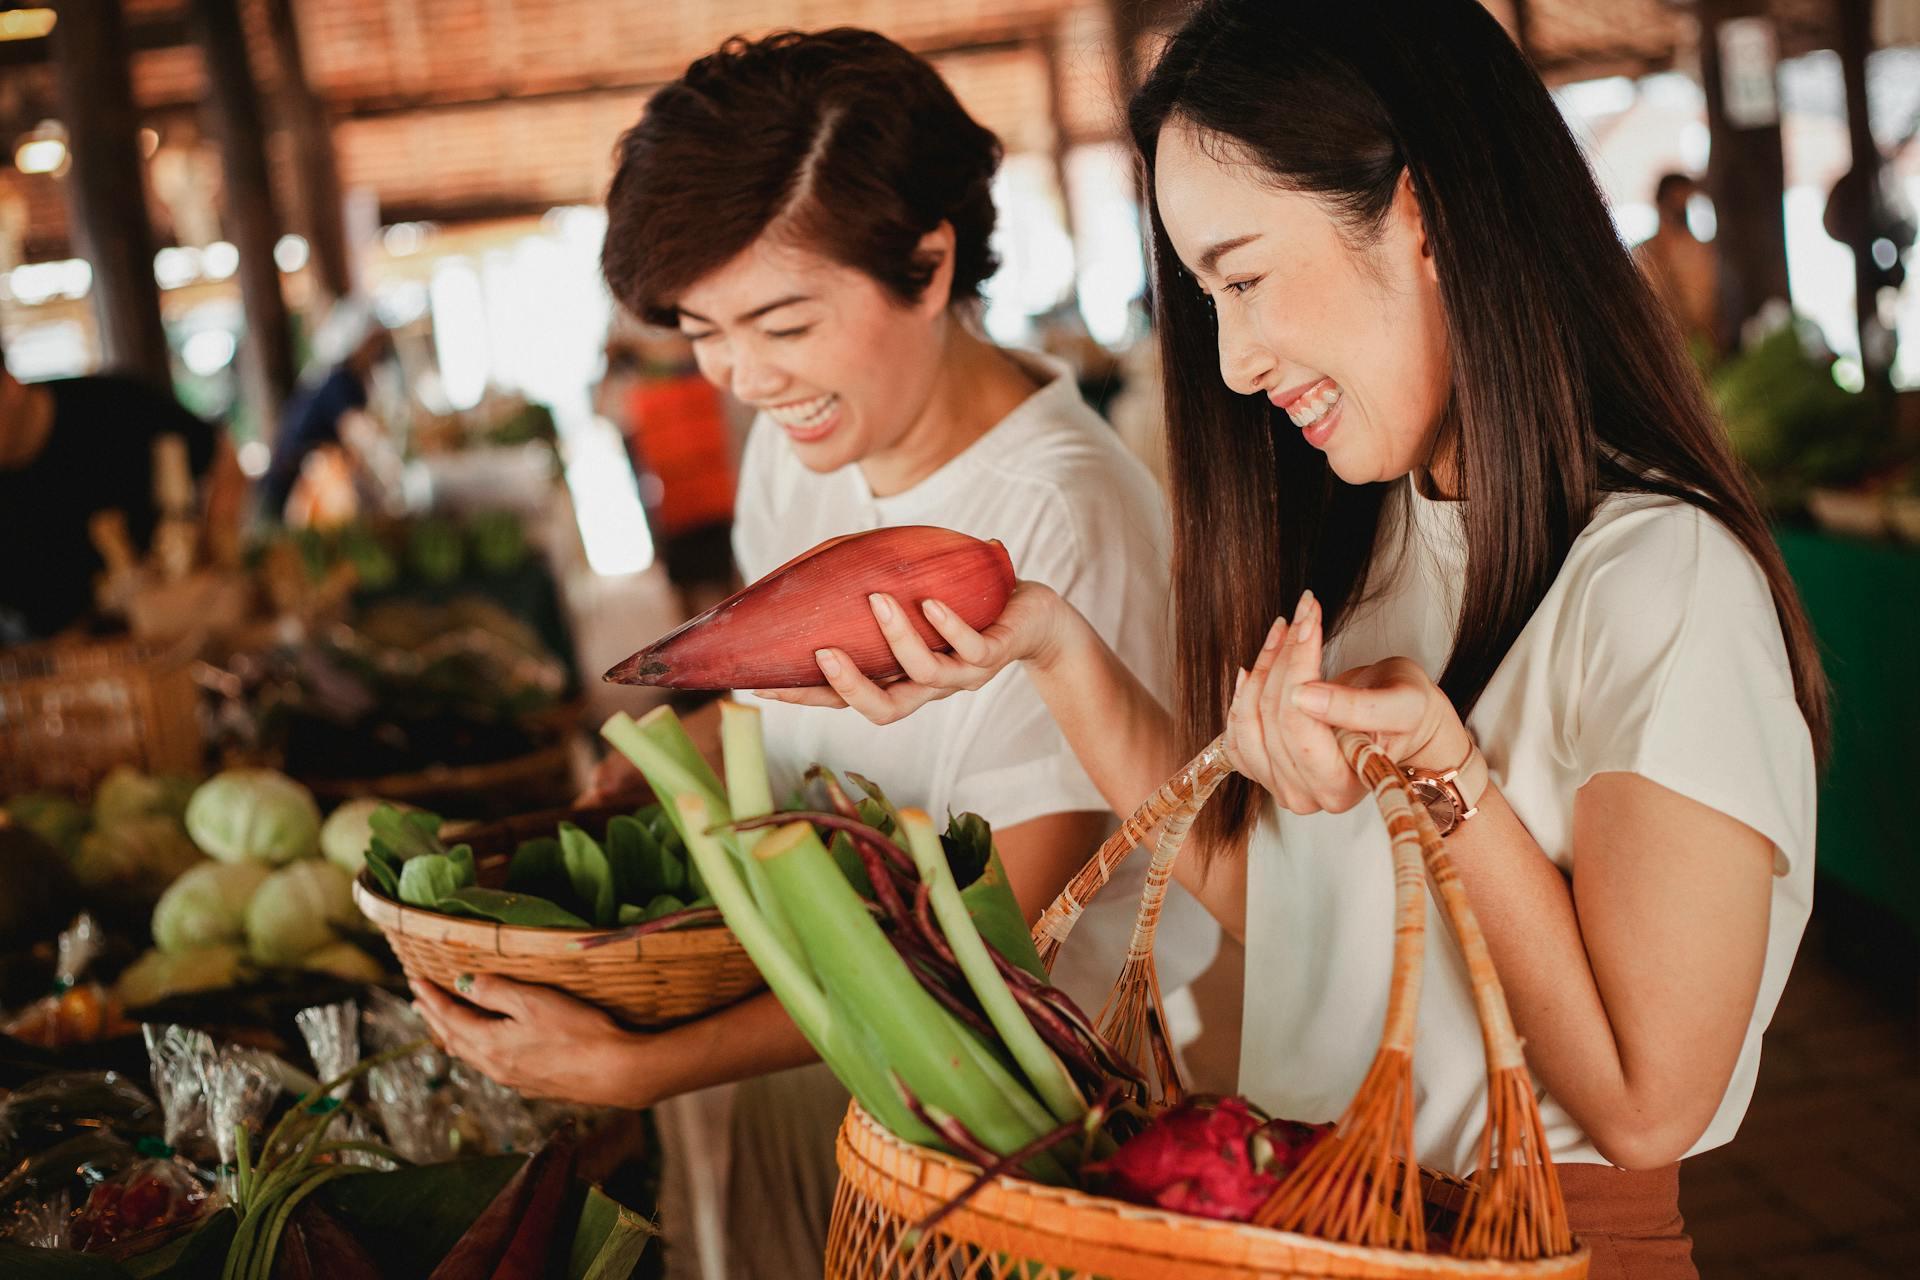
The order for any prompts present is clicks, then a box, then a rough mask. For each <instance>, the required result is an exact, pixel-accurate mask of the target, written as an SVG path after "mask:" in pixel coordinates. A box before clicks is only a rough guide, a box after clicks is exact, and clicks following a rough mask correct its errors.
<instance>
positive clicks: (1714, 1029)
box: [1447, 787, 1765, 1168]
mask: <svg viewBox="0 0 1920 1280" xmlns="http://www.w3.org/2000/svg"><path fill="white" fill-rule="evenodd" d="M1664 847H1666V848H1667V849H1668V850H1669V852H1671V853H1672V854H1673V855H1674V856H1675V857H1676V858H1678V857H1682V856H1685V842H1682V841H1677V840H1676V841H1675V842H1674V843H1673V844H1672V845H1666V846H1664ZM1722 847H1723V848H1724V847H1725V846H1722ZM1447 851H1448V853H1449V854H1451V855H1452V862H1453V864H1454V866H1455V868H1456V869H1457V870H1458V872H1459V876H1460V880H1461V882H1462V884H1463V885H1464V886H1465V888H1466V890H1467V896H1468V899H1469V900H1470V901H1471V903H1472V905H1473V911H1474V916H1475V918H1476V919H1477V921H1478V922H1479V925H1480V928H1481V930H1482V932H1483V933H1484V934H1485V935H1486V939H1487V946H1488V949H1489V950H1490V952H1491V953H1492V957H1493V962H1494V968H1495V970H1496V972H1498V974H1499V975H1500V982H1501V986H1502V988H1503V989H1504V993H1505V995H1506V1000H1507V1005H1508V1007H1509V1008H1510V1009H1511V1010H1512V1013H1513V1021H1514V1027H1515V1029H1516V1030H1517V1031H1518V1032H1519V1034H1520V1036H1521V1039H1522V1040H1523V1041H1524V1042H1525V1044H1526V1051H1527V1062H1528V1065H1529V1066H1530V1067H1531V1068H1532V1069H1533V1071H1534V1073H1535V1075H1536V1076H1537V1077H1538V1079H1539V1080H1540V1082H1541V1083H1542V1084H1543V1085H1545V1086H1546V1088H1547V1090H1548V1091H1549V1092H1550V1093H1551V1094H1552V1095H1553V1096H1554V1098H1555V1099H1556V1100H1557V1101H1558V1102H1559V1103H1560V1105H1562V1106H1563V1107H1565V1108H1566V1109H1567V1111H1568V1113H1569V1114H1570V1115H1572V1116H1573V1118H1574V1120H1575V1121H1576V1122H1578V1123H1579V1124H1580V1126H1581V1128H1582V1129H1584V1130H1585V1131H1586V1132H1587V1134H1588V1136H1589V1137H1591V1138H1592V1139H1593V1141H1594V1143H1595V1145H1596V1146H1597V1147H1598V1148H1599V1150H1600V1153H1601V1154H1602V1155H1604V1156H1606V1157H1607V1158H1608V1159H1609V1160H1611V1161H1612V1162H1614V1163H1615V1164H1619V1165H1622V1166H1626V1167H1635V1168H1638V1167H1649V1166H1658V1165H1664V1164H1668V1163H1671V1162H1672V1161H1673V1160H1676V1159H1678V1158H1680V1156H1681V1155H1682V1154H1684V1153H1685V1151H1686V1150H1687V1149H1688V1148H1690V1147H1691V1146H1692V1145H1693V1143H1694V1141H1695V1140H1697V1139H1698V1137H1699V1135H1700V1134H1701V1133H1702V1132H1703V1131H1704V1130H1705V1128H1706V1126H1707V1124H1708V1122H1709V1121H1710V1120H1711V1119H1712V1117H1713V1113H1714V1111H1715V1109H1716V1108H1717V1106H1718V1104H1719V1100H1720V1098H1721V1097H1722V1095H1723V1094H1724V1093H1725V1090H1726V1085H1727V1080H1728V1078H1729V1076H1730V1075H1731V1072H1732V1070H1733V1065H1734V1061H1735V1059H1736V1058H1737V1056H1738V1052H1739V1046H1740V1043H1741V1040H1742V1038H1743V1033H1744V1029H1745V1027H1746V1021H1747V1015H1748V1014H1749V1013H1750V1011H1751V1009H1752V998H1753V994H1754V989H1755V988H1756V987H1757V985H1758V981H1759V973H1758V967H1757V962H1756V964H1755V965H1754V966H1752V968H1753V972H1752V973H1751V974H1747V973H1744V972H1743V966H1742V965H1741V964H1740V963H1739V962H1738V960H1737V957H1738V956H1739V955H1740V954H1741V953H1743V952H1745V951H1747V950H1753V949H1754V948H1753V947H1752V946H1750V945H1749V944H1748V942H1747V941H1746V940H1743V939H1741V938H1740V937H1739V935H1738V932H1735V933H1731V934H1729V935H1727V936H1726V937H1725V939H1724V942H1723V943H1722V944H1720V945H1715V944H1713V943H1712V942H1709V941H1708V939H1709V938H1710V937H1711V936H1712V935H1713V934H1714V932H1715V931H1716V927H1717V922H1715V921H1712V920H1711V919H1701V920H1682V919H1674V920H1669V921H1658V920H1653V919H1648V918H1647V913H1644V912H1638V911H1634V910H1633V909H1632V908H1631V907H1629V906H1628V904H1625V903H1621V904H1619V905H1620V907H1621V908H1623V909H1621V910H1617V911H1615V912H1613V913H1611V914H1601V913H1604V912H1605V907H1604V906H1603V905H1602V904H1601V902H1600V901H1599V899H1601V898H1603V897H1604V896H1609V895H1606V894H1605V893H1604V891H1603V890H1596V889H1592V888H1589V887H1588V886H1586V885H1584V884H1583V885H1582V886H1581V893H1582V895H1583V896H1582V900H1581V903H1580V905H1579V906H1576V903H1575V898H1574V894H1573V887H1572V886H1570V885H1569V884H1568V881H1567V879H1566V877H1565V876H1563V875H1562V874H1561V872H1560V870H1559V868H1558V867H1556V866H1555V865H1554V864H1553V863H1552V862H1551V861H1550V860H1549V859H1548V858H1547V856H1546V854H1545V853H1543V852H1542V851H1541V849H1540V846H1539V845H1538V844H1537V843H1536V842H1535V840H1534V838H1533V836H1532V834H1531V833H1530V832H1529V831H1528V830H1527V829H1526V826H1525V825H1524V824H1523V823H1522V822H1521V821H1520V819H1519V817H1518V816H1517V815H1516V814H1515V813H1514V811H1513V809H1512V808H1511V807H1510V806H1509V805H1508V804H1507V802H1506V800H1505V798H1504V797H1503V796H1502V795H1500V793H1499V792H1498V790H1497V789H1494V788H1491V787H1490V788H1489V789H1488V791H1487V793H1486V795H1485V796H1484V797H1483V798H1482V799H1481V801H1480V813H1479V814H1478V815H1477V816H1476V817H1475V818H1474V820H1473V821H1471V822H1469V823H1467V824H1465V825H1464V826H1462V827H1461V828H1460V829H1459V831H1458V832H1457V833H1455V834H1454V835H1452V836H1450V837H1449V838H1448V840H1447ZM1581 852H1582V856H1583V857H1585V858H1588V859H1592V860H1595V861H1599V860H1601V859H1603V858H1604V857H1605V856H1607V851H1602V850H1598V849H1594V848H1591V847H1588V848H1583V849H1582V851H1581ZM1729 852H1731V851H1730V850H1729ZM1587 896H1592V897H1594V898H1595V899H1596V901H1595V902H1593V903H1589V902H1587V901H1586V897H1587ZM1674 896H1677V895H1674ZM1705 905H1706V904H1703V903H1698V902H1696V903H1693V904H1691V907H1692V909H1693V910H1700V909H1701V908H1702V907H1703V906H1705ZM1730 905H1731V904H1729V906H1730ZM1707 911H1708V914H1709V915H1711V914H1712V913H1713V908H1711V907H1709V908H1707ZM1636 917H1637V918H1636ZM1760 921H1761V930H1760V933H1761V935H1762V936H1761V937H1760V938H1758V939H1756V940H1754V941H1757V943H1758V944H1759V946H1760V947H1761V948H1762V949H1763V946H1764V936H1763V935H1764V921H1765V907H1764V902H1763V903H1762V905H1761V908H1760ZM1583 922H1585V923H1583ZM1596 930H1597V932H1595V931H1596ZM1590 934H1591V935H1592V936H1589V935H1590ZM1683 934H1684V935H1686V938H1687V941H1684V942H1682V943H1681V944H1680V945H1682V946H1688V947H1691V946H1693V945H1703V946H1704V947H1705V948H1706V949H1707V950H1708V951H1717V952H1718V953H1719V954H1718V955H1717V956H1715V957H1713V958H1711V959H1709V958H1705V957H1702V958H1701V959H1700V960H1699V962H1698V963H1694V962H1692V961H1690V959H1689V958H1687V957H1684V956H1683V955H1682V954H1680V953H1678V952H1672V951H1670V948H1672V947H1673V946H1674V945H1675V944H1674V942H1673V939H1674V938H1675V936H1676V935H1683ZM1623 953H1637V954H1638V955H1639V956H1640V957H1641V958H1642V962H1643V963H1645V964H1646V965H1647V967H1648V968H1649V969H1651V970H1653V971H1656V973H1655V975H1654V977H1653V979H1652V980H1651V981H1650V980H1649V976H1648V975H1647V974H1628V973H1626V972H1624V971H1623V970H1622V969H1621V968H1620V967H1618V966H1615V965H1612V964H1610V962H1609V958H1610V957H1612V956H1617V955H1621V954H1623ZM1757 954H1758V953H1757V952H1756V955H1757ZM1669 966H1671V967H1673V968H1675V969H1677V970H1681V971H1682V972H1676V973H1674V974H1670V975H1668V977H1667V979H1666V980H1665V981H1664V982H1661V981H1660V979H1659V978H1658V976H1657V971H1658V970H1662V969H1665V968H1668V967H1669ZM1609 977H1611V980H1609ZM1656 983H1657V984H1658V985H1656Z"/></svg>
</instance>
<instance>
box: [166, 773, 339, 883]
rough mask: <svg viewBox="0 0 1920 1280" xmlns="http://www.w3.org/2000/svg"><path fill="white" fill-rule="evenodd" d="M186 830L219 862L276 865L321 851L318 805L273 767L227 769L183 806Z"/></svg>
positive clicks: (195, 793) (310, 794) (311, 796)
mask: <svg viewBox="0 0 1920 1280" xmlns="http://www.w3.org/2000/svg"><path fill="white" fill-rule="evenodd" d="M187 832H188V834H190V835H191V836H192V837H193V839H194V843H196V844H198V845H199V846H200V847H201V848H202V849H204V850H206V851H207V853H209V854H211V855H212V856H213V857H215V858H218V859H219V860H220V861H222V862H241V861H245V860H247V859H252V860H254V861H257V862H266V863H271V864H273V865H275V866H278V865H280V864H282V863H287V862H293V861H296V860H297V859H300V858H305V857H309V856H311V855H312V854H313V852H314V851H315V849H317V848H318V847H319V839H320V806H319V805H317V804H315V803H314V802H313V793H312V792H310V791H308V790H307V789H306V788H305V787H303V786H301V785H300V784H299V783H297V782H295V781H294V780H293V779H292V778H289V777H287V776H286V775H285V774H283V773H275V772H274V771H273V770H271V769H229V770H227V771H226V772H225V773H222V774H217V775H215V776H214V777H212V778H210V779H208V780H207V781H206V782H204V783H202V784H201V785H200V789H199V790H198V791H195V792H194V793H193V799H192V800H190V801H188V803H187Z"/></svg>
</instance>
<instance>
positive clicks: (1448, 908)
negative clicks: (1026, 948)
mask: <svg viewBox="0 0 1920 1280" xmlns="http://www.w3.org/2000/svg"><path fill="white" fill-rule="evenodd" d="M1335 737H1336V739H1337V741H1338V742H1339V745H1340V751H1341V754H1342V755H1343V756H1344V757H1345V758H1346V761H1347V765H1348V767H1349V768H1351V769H1352V770H1353V771H1354V773H1355V775H1356V776H1358V777H1359V779H1360V780H1361V781H1362V782H1364V783H1365V784H1366V785H1367V787H1368V788H1369V789H1370V790H1371V791H1372V793H1373V798H1374V803H1375V804H1376V805H1377V806H1378V807H1379V809H1380V815H1381V818H1382V819H1383V820H1384V821H1385V823H1386V825H1387V833H1388V835H1389V837H1390V838H1391V839H1393V840H1394V841H1395V842H1396V843H1397V844H1404V843H1408V842H1417V843H1418V845H1419V850H1420V858H1421V862H1422V863H1423V864H1424V866H1425V868H1426V874H1427V877H1428V879H1429V882H1430V884H1431V887H1432V890H1433V894H1434V899H1435V902H1436V904H1437V905H1438V906H1439V908H1440V911H1441V915H1442V916H1443V917H1444V918H1445V919H1446V921H1447V924H1448V927H1449V928H1450V929H1451V931H1452V933H1453V935H1454V938H1455V940H1456V941H1457V942H1458V944H1459V947H1460V952H1461V956H1462V957H1463V958H1464V959H1465V961H1466V964H1467V973H1468V976H1469V978H1470V979H1471V981H1472V983H1473V998H1474V1009H1475V1012H1476V1014H1477V1015H1478V1020H1479V1022H1480V1032H1481V1036H1482V1038H1483V1040H1484V1042H1485V1045H1486V1052H1487V1069H1488V1071H1489V1073H1492V1072H1494V1071H1498V1070H1503V1069H1509V1068H1515V1067H1520V1066H1522V1065H1524V1063H1525V1057H1524V1055H1523V1053H1522V1051H1521V1042H1520V1037H1519V1035H1518V1033H1517V1032H1516V1031H1515V1030H1514V1026H1513V1015H1512V1013H1511V1012H1510V1011H1509V1010H1508V1008H1507V1001H1506V995H1505V993H1504V991H1503V990H1502V989H1501V986H1500V978H1499V975H1498V974H1496V973H1495V972H1494V968H1493V957H1492V954H1491V953H1490V952H1489V950H1488V948H1487V940H1486V935H1485V934H1483V933H1482V932H1481V931H1480V925H1479V922H1478V920H1477V919H1476V918H1475V917H1474V914H1473V907H1472V905H1471V904H1470V903H1469V902H1468V901H1467V894H1466V890H1465V888H1464V887H1463V886H1462V885H1461V884H1460V878H1459V874H1458V873H1457V872H1456V871H1455V870H1454V866H1453V860H1452V859H1451V858H1450V857H1449V856H1448V854H1447V852H1446V849H1445V847H1444V845H1443V844H1442V842H1441V839H1440V833H1439V831H1438V830H1436V829H1435V827H1434V825H1433V819H1432V818H1431V817H1430V816H1429V815H1428V814H1427V810H1426V806H1424V805H1422V804H1419V803H1417V802H1416V801H1415V800H1414V799H1413V794H1412V792H1411V791H1410V790H1409V789H1408V787H1407V782H1406V778H1405V777H1404V776H1403V775H1402V774H1401V772H1400V769H1399V767H1398V766H1397V765H1395V764H1394V763H1393V762H1392V761H1391V760H1389V759H1388V758H1387V756H1386V753H1384V752H1383V751H1381V750H1380V748H1379V747H1378V746H1376V745H1375V744H1374V743H1373V741H1372V740H1371V739H1370V738H1368V737H1366V736H1365V735H1364V734H1359V733H1355V732H1353V731H1352V730H1349V729H1341V730H1337V731H1336V733H1335ZM1232 772H1233V765H1232V763H1231V762H1230V761H1229V760H1228V759H1227V748H1226V735H1225V734H1222V735H1221V736H1220V737H1218V738H1215V739H1214V740H1213V741H1212V742H1210V743H1208V744H1207V745H1206V746H1205V747H1204V748H1203V749H1202V750H1201V751H1200V753H1199V754H1198V755H1196V756H1194V757H1193V759H1191V760H1189V761H1188V762H1187V763H1186V765H1185V766H1183V767H1182V768H1181V770H1180V771H1179V772H1178V773H1176V774H1174V775H1173V777H1172V778H1170V779H1168V780H1167V782H1166V784H1165V785H1163V786H1162V787H1161V788H1160V789H1159V790H1158V791H1156V792H1154V793H1153V795H1151V796H1149V797H1148V798H1147V800H1146V801H1145V803H1143V804H1142V805H1141V806H1140V807H1139V808H1138V809H1136V810H1135V811H1134V812H1133V814H1132V816H1131V817H1129V818H1128V819H1127V820H1126V821H1125V822H1123V823H1122V824H1121V825H1120V829H1119V830H1118V831H1116V832H1114V833H1113V835H1112V836H1110V837H1108V839H1107V840H1106V842H1105V843H1104V844H1102V845H1101V846H1100V849H1099V851H1098V852H1097V853H1095V854H1094V855H1093V857H1092V858H1091V859H1090V860H1089V861H1088V862H1087V864H1086V865H1085V866H1084V867H1082V868H1081V869H1080V871H1079V873H1078V874H1076V875H1075V876H1074V877H1073V879H1072V880H1071V881H1069V882H1068V884H1067V887H1066V888H1064V889H1062V890H1061V891H1060V895H1059V896H1058V897H1057V898H1055V899H1054V901H1053V903H1052V905H1051V906H1049V907H1048V908H1047V909H1046V911H1045V912H1043V913H1042V914H1041V916H1040V919H1039V921H1038V922H1036V923H1035V925H1034V927H1033V938H1034V944H1035V946H1036V947H1037V948H1039V950H1040V953H1041V960H1042V961H1043V963H1045V964H1046V965H1047V967H1048V968H1049V970H1051V968H1052V965H1053V960H1054V958H1055V957H1056V956H1057V955H1058V954H1059V949H1060V946H1061V944H1062V943H1064V942H1065V941H1066V939H1067V936H1068V934H1070V933H1071V932H1072V930H1073V926H1074V925H1075V924H1076V923H1077V922H1078V921H1079V919H1080V916H1081V914H1082V913H1083V912H1084V911H1085V910H1086V904H1087V903H1088V902H1090V901H1092V899H1093V897H1094V895H1095V894H1097V893H1098V892H1099V891H1100V889H1101V888H1102V887H1104V886H1105V885H1106V884H1107V882H1108V880H1109V879H1110V878H1111V877H1112V875H1113V872H1114V869H1115V868H1117V867H1118V866H1119V865H1120V863H1121V862H1123V861H1124V860H1125V859H1126V857H1127V855H1129V854H1130V853H1132V852H1133V850H1134V849H1135V848H1137V847H1138V846H1139V844H1140V842H1141V841H1142V840H1143V839H1145V837H1146V835H1147V833H1148V832H1150V831H1152V830H1153V828H1155V827H1156V826H1160V825H1161V824H1162V823H1165V824H1166V826H1165V828H1164V829H1163V830H1162V831H1161V834H1160V840H1159V842H1158V847H1157V848H1156V849H1155V854H1154V861H1153V864H1152V865H1151V867H1150V868H1149V870H1148V873H1147V889H1146V893H1145V895H1144V896H1143V898H1142V901H1141V911H1140V915H1139V917H1138V919H1137V920H1136V922H1135V926H1134V934H1133V940H1132V943H1131V944H1130V945H1129V947H1128V953H1129V955H1133V954H1136V953H1141V952H1144V953H1146V954H1149V955H1150V954H1151V953H1152V948H1153V936H1154V930H1155V929H1156V928H1157V926H1158V922H1159V915H1160V907H1161V905H1162V903H1163V901H1164V898H1165V894H1166V883H1167V879H1168V877H1169V876H1170V875H1171V872H1172V868H1173V863H1174V861H1175V859H1177V858H1178V857H1179V854H1180V849H1181V846H1182V844H1183V843H1184V841H1185V838H1186V833H1187V830H1188V828H1189V827H1191V826H1192V824H1193V821H1194V819H1195V818H1196V817H1197V816H1198V815H1199V812H1200V810H1201V809H1202V808H1203V807H1205V805H1206V803H1207V801H1208V800H1209V799H1210V798H1211V797H1212V795H1213V793H1214V791H1215V790H1216V789H1217V788H1218V787H1219V786H1220V784H1221V783H1222V782H1224V781H1225V780H1226V778H1227V776H1228V775H1229V774H1231V773H1232ZM1395 861H1396V866H1397V867H1403V866H1404V865H1406V862H1405V860H1404V859H1402V858H1398V857H1396V860H1395ZM1398 875H1399V872H1398V871H1397V872H1396V878H1398ZM1422 914H1424V912H1423V913H1422ZM1405 915H1406V913H1405V912H1404V911H1400V912H1397V916H1398V920H1397V923H1396V933H1397V934H1398V933H1400V932H1401V931H1402V930H1403V929H1405V928H1407V927H1409V924H1410V922H1409V921H1407V920H1406V919H1405ZM1420 967H1421V966H1420V963H1419V961H1418V958H1417V952H1416V953H1415V958H1414V961H1413V963H1412V964H1411V965H1407V964H1402V963H1400V962H1399V961H1398V960H1397V961H1396V964H1395V974H1394V989H1393V992H1392V993H1391V994H1390V995H1389V997H1388V1016H1387V1022H1386V1026H1385V1028H1384V1032H1383V1044H1384V1045H1386V1046H1388V1047H1393V1048H1405V1049H1407V1050H1409V1051H1411V1049H1412V1046H1413V1029H1414V1021H1415V1013H1416V1012H1417V1007H1418V1003H1419V988H1420Z"/></svg>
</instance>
